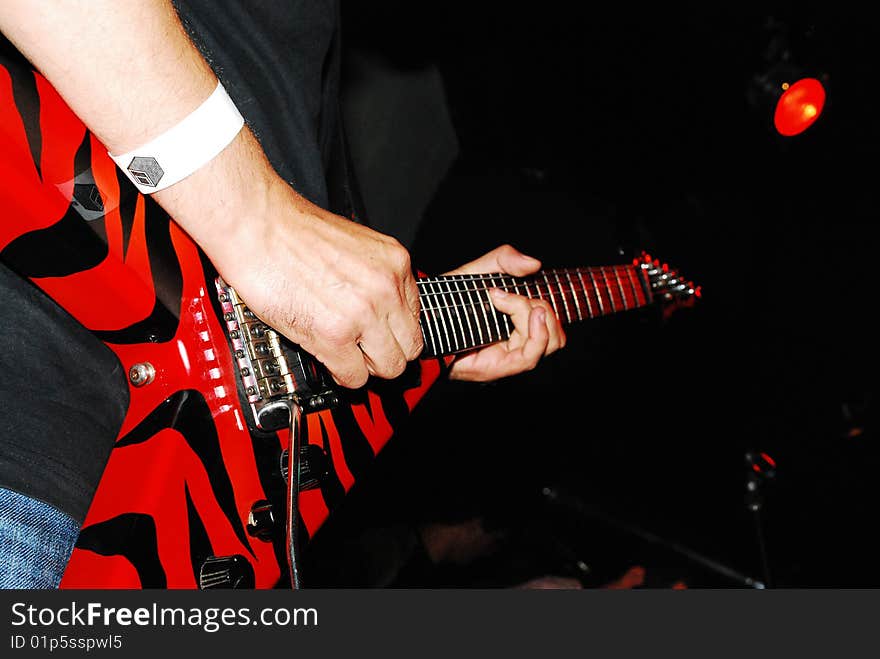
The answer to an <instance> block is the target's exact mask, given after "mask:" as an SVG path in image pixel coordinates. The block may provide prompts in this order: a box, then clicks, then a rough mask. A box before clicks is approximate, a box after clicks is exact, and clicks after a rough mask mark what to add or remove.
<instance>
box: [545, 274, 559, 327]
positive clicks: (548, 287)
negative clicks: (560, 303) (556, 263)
mask: <svg viewBox="0 0 880 659" xmlns="http://www.w3.org/2000/svg"><path fill="white" fill-rule="evenodd" d="M541 276H542V277H544V283H545V284H547V292H548V293H549V294H550V304H552V305H553V313H555V314H556V317H557V318H559V309H557V308H556V298H555V297H554V296H553V289H552V288H551V287H550V281H549V280H548V279H547V273H546V272H541Z"/></svg>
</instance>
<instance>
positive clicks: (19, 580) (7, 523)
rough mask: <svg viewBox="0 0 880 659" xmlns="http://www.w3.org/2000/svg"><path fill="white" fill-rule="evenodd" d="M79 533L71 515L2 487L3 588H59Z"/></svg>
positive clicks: (0, 545)
mask: <svg viewBox="0 0 880 659" xmlns="http://www.w3.org/2000/svg"><path fill="white" fill-rule="evenodd" d="M78 536H79V524H77V522H76V521H75V520H74V519H73V518H72V517H70V516H69V515H66V514H64V513H62V512H61V511H60V510H58V509H57V508H54V507H52V506H50V505H48V504H46V503H43V502H42V501H38V500H37V499H32V498H30V497H27V496H25V495H23V494H19V493H18V492H14V491H12V490H7V489H4V488H2V487H0V588H57V587H58V584H59V583H61V577H62V576H63V575H64V569H65V568H66V567H67V561H68V559H70V554H71V552H72V551H73V545H74V543H75V542H76V539H77V537H78Z"/></svg>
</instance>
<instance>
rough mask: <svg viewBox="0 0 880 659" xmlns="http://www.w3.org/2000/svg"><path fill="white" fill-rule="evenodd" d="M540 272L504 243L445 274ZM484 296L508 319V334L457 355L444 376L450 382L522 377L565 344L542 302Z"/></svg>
mask: <svg viewBox="0 0 880 659" xmlns="http://www.w3.org/2000/svg"><path fill="white" fill-rule="evenodd" d="M540 268H541V262H540V261H538V260H537V259H535V258H532V257H531V256H527V255H525V254H523V253H522V252H520V251H518V250H516V249H515V248H513V247H511V246H510V245H502V246H500V247H496V248H495V249H493V250H492V251H491V252H489V253H487V254H484V255H483V256H481V257H480V258H478V259H476V260H474V261H471V262H470V263H466V264H464V265H463V266H461V267H460V268H457V269H455V270H453V271H451V272H448V273H446V274H449V275H458V274H479V273H484V272H503V273H506V274H509V275H513V276H514V277H523V276H525V275H530V274H532V273H535V272H537V271H538V270H540ZM489 296H490V297H491V299H492V304H493V305H494V306H495V308H496V309H497V310H498V311H501V312H502V313H505V314H508V315H509V316H510V318H511V320H512V321H513V325H514V331H513V333H512V334H511V335H510V338H509V339H508V340H507V341H504V342H503V343H495V344H493V345H489V346H486V347H484V348H480V349H478V350H475V351H474V352H471V353H468V354H464V355H459V356H458V357H457V358H456V359H455V361H454V362H453V364H452V367H451V370H450V372H449V377H450V378H451V379H453V380H467V381H471V382H491V381H492V380H498V379H499V378H503V377H507V376H510V375H516V374H517V373H523V372H525V371H529V370H531V369H533V368H534V367H535V366H536V365H537V364H538V362H539V361H540V360H541V358H542V357H545V356H547V355H549V354H551V353H553V352H555V351H556V350H558V349H559V348H562V347H564V346H565V331H564V330H563V329H562V325H561V324H560V322H559V319H558V318H557V317H556V315H555V314H554V313H553V308H552V307H551V306H550V304H549V303H548V302H547V301H545V300H537V299H529V298H527V297H525V296H522V295H515V294H513V293H507V292H505V291H502V290H500V289H497V288H496V289H492V290H490V291H489Z"/></svg>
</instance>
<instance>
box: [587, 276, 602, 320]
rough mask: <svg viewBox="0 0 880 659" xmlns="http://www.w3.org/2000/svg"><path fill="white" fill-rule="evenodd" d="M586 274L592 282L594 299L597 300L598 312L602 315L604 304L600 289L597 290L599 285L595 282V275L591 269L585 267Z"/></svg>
mask: <svg viewBox="0 0 880 659" xmlns="http://www.w3.org/2000/svg"><path fill="white" fill-rule="evenodd" d="M587 274H588V275H590V281H591V282H593V290H594V291H595V293H596V299H597V300H598V301H599V313H600V314H602V315H603V316H604V315H605V305H604V304H603V303H602V291H600V290H599V285H598V284H597V283H596V277H595V276H594V275H593V269H592V268H589V269H587Z"/></svg>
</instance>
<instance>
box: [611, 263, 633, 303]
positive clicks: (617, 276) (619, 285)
mask: <svg viewBox="0 0 880 659" xmlns="http://www.w3.org/2000/svg"><path fill="white" fill-rule="evenodd" d="M613 270H614V278H615V279H616V280H617V288H619V289H620V296H621V297H622V298H623V310H624V311H626V310H627V309H629V305H628V304H627V303H626V293H624V292H623V284H621V283H620V273H619V272H618V271H617V268H614V269H613Z"/></svg>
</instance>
